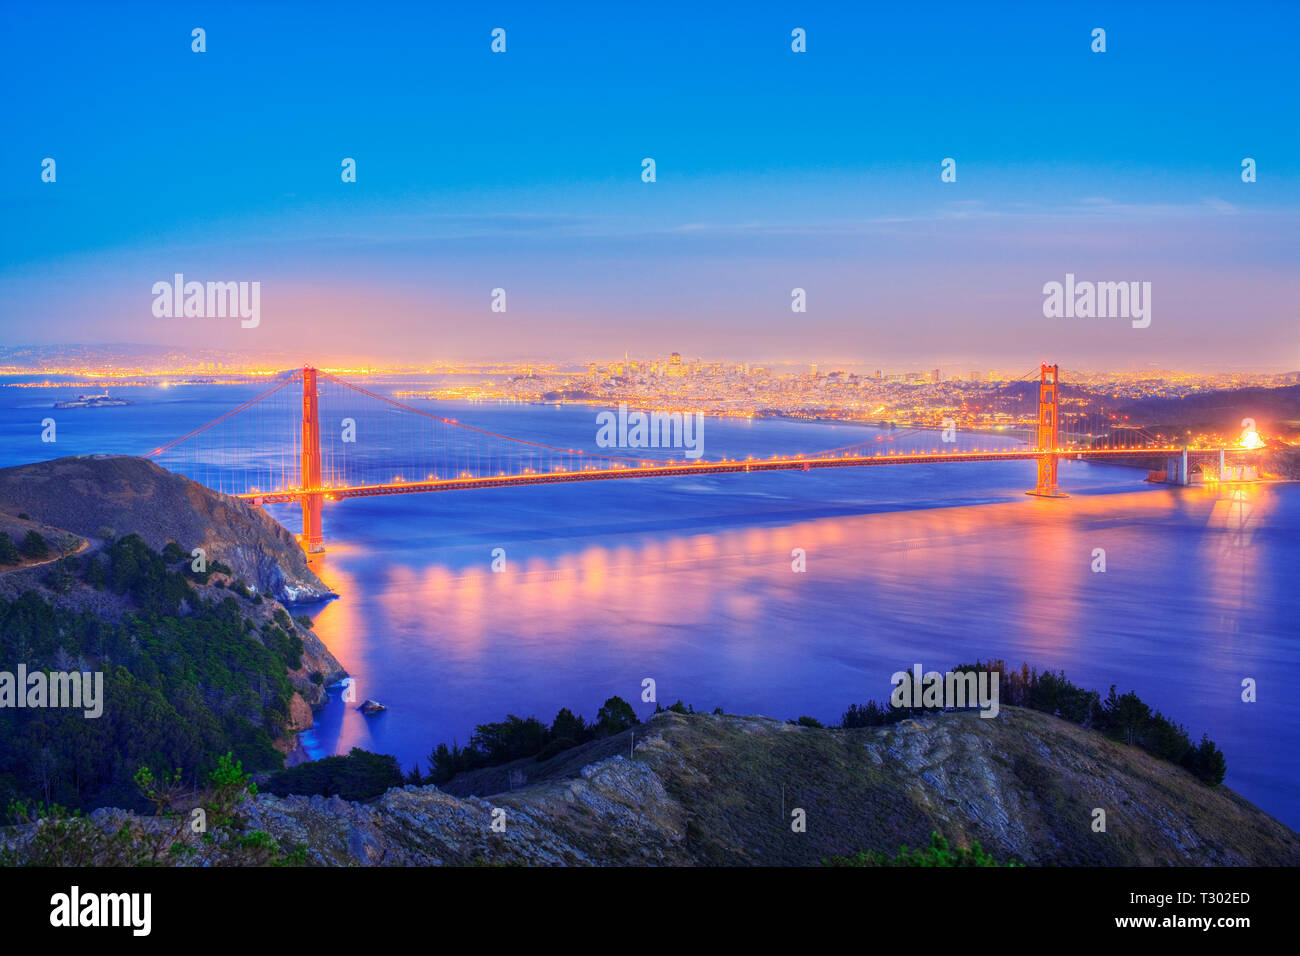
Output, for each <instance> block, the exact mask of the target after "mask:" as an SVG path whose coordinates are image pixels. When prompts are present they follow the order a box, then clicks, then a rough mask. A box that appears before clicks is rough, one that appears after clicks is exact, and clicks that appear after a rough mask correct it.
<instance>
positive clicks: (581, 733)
mask: <svg viewBox="0 0 1300 956" xmlns="http://www.w3.org/2000/svg"><path fill="white" fill-rule="evenodd" d="M566 737H567V738H569V739H570V740H584V739H586V737H587V722H586V721H585V720H583V719H582V718H581V717H575V716H574V714H573V711H571V710H569V708H567V707H561V708H560V712H559V713H558V714H556V715H555V720H553V721H552V722H551V739H552V740H563V739H564V738H566Z"/></svg>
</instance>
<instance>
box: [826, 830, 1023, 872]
mask: <svg viewBox="0 0 1300 956" xmlns="http://www.w3.org/2000/svg"><path fill="white" fill-rule="evenodd" d="M822 865H823V866H1024V864H1023V863H1017V862H1016V861H1015V860H1014V859H1012V860H1009V861H1008V862H1006V863H998V862H997V861H996V860H994V859H993V857H991V856H989V855H988V854H987V853H985V852H984V848H983V847H982V846H980V843H979V841H978V840H976V841H975V842H974V843H972V844H971V846H970V849H969V850H965V849H961V848H957V849H953V848H952V847H950V846H949V845H948V841H947V840H945V839H944V838H943V837H942V836H941V835H940V834H939V831H938V830H934V831H931V833H930V845H929V846H928V847H927V848H925V849H923V850H922V849H917V850H909V849H908V848H907V847H906V846H904V847H902V848H901V849H900V850H899V851H898V853H897V854H895V855H894V856H892V857H887V856H885V855H884V854H883V853H876V852H874V851H867V852H865V853H858V854H856V855H854V856H835V857H831V858H830V859H827V860H822Z"/></svg>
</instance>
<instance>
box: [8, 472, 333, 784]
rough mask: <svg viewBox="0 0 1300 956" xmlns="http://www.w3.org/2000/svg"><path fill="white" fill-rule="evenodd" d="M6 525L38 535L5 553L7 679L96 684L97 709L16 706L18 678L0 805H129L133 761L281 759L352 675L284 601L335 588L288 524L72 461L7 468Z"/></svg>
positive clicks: (163, 477)
mask: <svg viewBox="0 0 1300 956" xmlns="http://www.w3.org/2000/svg"><path fill="white" fill-rule="evenodd" d="M0 531H3V532H4V533H5V535H6V536H7V538H6V539H4V540H9V541H15V540H20V539H22V540H25V539H26V536H28V535H31V536H35V537H36V538H39V539H40V542H41V547H40V549H36V548H32V547H28V548H27V549H26V550H27V552H28V553H27V554H26V555H20V557H22V560H20V561H15V560H13V559H14V558H15V556H16V554H14V553H11V554H10V555H9V556H8V557H9V559H10V560H7V561H6V560H0V677H3V676H4V673H8V672H14V673H17V672H19V671H20V669H23V670H25V671H26V673H28V674H29V675H31V674H36V673H37V672H40V671H57V672H69V671H73V672H78V673H79V674H86V675H88V676H87V677H86V679H87V680H92V679H93V680H98V681H99V682H100V683H99V684H94V685H91V686H100V685H101V684H102V688H101V690H102V692H97V695H98V696H99V703H98V705H97V706H96V707H92V708H91V710H93V711H96V712H95V713H94V715H93V716H90V717H87V716H86V714H85V710H86V708H81V709H78V708H75V707H61V706H44V704H43V703H41V704H38V705H36V706H32V705H28V706H15V705H14V701H13V693H12V686H10V690H9V692H8V693H9V696H8V697H5V698H4V699H3V704H4V706H0V807H4V806H6V805H7V804H8V802H9V800H10V799H11V798H17V799H21V800H28V801H40V802H47V803H48V802H54V803H58V804H61V805H64V806H68V807H72V808H76V809H90V808H93V807H97V806H105V805H109V806H130V807H139V806H141V804H142V802H143V801H142V797H141V793H140V790H139V788H138V787H137V786H136V784H135V782H134V774H135V773H136V771H137V770H139V769H140V768H141V767H146V766H147V767H150V768H152V769H154V770H156V771H161V772H167V773H171V772H172V771H179V772H180V774H181V777H182V779H184V780H187V781H193V780H196V779H201V778H203V777H204V776H205V775H207V774H208V773H210V772H211V771H212V770H213V769H214V768H215V766H216V764H217V761H218V760H219V759H220V757H221V756H222V755H224V754H226V753H233V754H234V755H235V757H236V758H237V759H239V760H241V761H243V762H244V764H245V765H246V766H247V767H248V768H249V769H250V770H254V771H259V772H261V771H267V772H269V771H274V770H278V769H281V768H282V767H283V765H284V763H285V758H286V755H294V757H295V758H296V756H297V754H296V753H295V748H296V746H297V742H298V738H297V734H298V733H299V732H300V731H302V730H305V729H307V728H309V727H311V726H312V723H313V716H312V710H313V708H317V707H319V706H321V705H322V704H323V703H324V702H325V700H326V691H325V687H326V686H328V685H329V684H331V683H333V682H334V681H337V680H338V679H340V678H341V677H343V676H344V671H343V668H342V667H341V665H340V664H339V662H338V660H337V659H335V658H334V656H333V655H332V654H331V653H330V652H329V649H328V648H326V647H325V645H324V644H323V643H322V642H321V640H320V639H319V638H318V637H317V636H316V634H315V633H314V632H313V631H312V627H311V622H310V620H309V619H308V618H305V617H301V616H299V617H297V618H294V617H293V616H292V615H291V613H290V611H289V609H288V608H286V607H285V606H284V603H282V602H281V601H280V600H277V599H276V598H277V596H279V597H282V598H283V599H284V601H285V602H286V603H292V599H293V598H298V599H302V598H304V596H306V595H309V594H315V595H320V594H324V593H328V592H327V589H326V588H325V586H324V585H323V584H322V583H321V582H320V580H319V579H318V578H317V577H316V575H315V574H313V573H312V572H311V571H310V569H309V568H308V567H307V564H306V560H305V558H304V556H303V553H302V549H301V548H299V547H298V544H297V542H296V541H295V540H294V539H293V537H292V535H290V534H289V533H288V532H287V531H285V530H284V529H283V528H282V527H280V526H279V525H278V524H276V523H275V522H274V521H273V520H272V519H271V518H270V517H269V516H268V515H266V514H265V513H264V512H262V511H261V510H259V509H254V508H250V507H249V506H248V505H246V504H245V503H244V502H242V501H239V500H237V499H234V498H230V497H228V496H225V495H221V494H219V493H217V492H213V491H210V490H209V489H207V488H204V487H202V486H200V485H197V484H195V483H194V482H192V481H189V480H187V479H185V478H182V477H180V476H177V475H172V474H169V473H167V472H165V471H163V470H162V469H160V468H158V467H157V466H155V465H153V464H151V463H149V462H145V461H141V460H140V459H135V458H125V457H119V456H91V457H84V458H64V459H58V460H55V461H50V462H43V463H40V464H35V465H26V466H21V467H17V468H7V469H3V470H0ZM0 543H3V541H0ZM195 547H201V548H203V549H204V551H205V552H206V562H207V563H206V567H205V568H196V567H195V566H194V563H193V561H192V560H191V557H190V554H191V551H192V549H193V548H195ZM10 550H11V551H13V549H12V547H11V549H10ZM93 675H98V677H97V678H95V677H94V676H93ZM21 679H22V678H20V680H21ZM38 686H39V682H38ZM22 693H23V694H24V696H25V697H26V694H27V691H26V689H24V690H23V691H22ZM0 697H3V695H0Z"/></svg>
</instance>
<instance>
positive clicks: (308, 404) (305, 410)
mask: <svg viewBox="0 0 1300 956" xmlns="http://www.w3.org/2000/svg"><path fill="white" fill-rule="evenodd" d="M298 486H299V487H300V488H319V487H320V486H321V466H320V396H319V394H318V393H317V391H316V370H315V369H314V368H311V367H310V366H308V367H307V368H304V369H303V370H302V467H301V469H300V470H299V472H298ZM324 500H325V496H324V495H320V494H310V495H303V496H302V549H303V550H304V551H306V552H307V553H308V554H312V553H314V552H317V551H324V550H325V546H324V544H323V541H322V537H321V527H320V513H321V504H322V502H323V501H324Z"/></svg>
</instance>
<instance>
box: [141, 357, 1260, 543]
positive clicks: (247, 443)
mask: <svg viewBox="0 0 1300 956" xmlns="http://www.w3.org/2000/svg"><path fill="white" fill-rule="evenodd" d="M1037 371H1038V416H1037V421H1036V422H1026V423H1025V424H1026V425H1027V426H1029V427H1030V428H1031V432H1030V433H1029V436H1027V437H1030V438H1032V446H1031V447H1022V448H1016V447H1005V446H1004V447H1002V448H996V449H990V450H980V451H957V450H953V451H937V450H936V451H933V452H920V451H917V452H911V451H908V452H898V451H891V452H889V453H884V449H885V448H886V447H887V446H888V444H889V443H890V442H893V441H895V440H896V439H898V438H902V437H907V436H910V435H915V434H917V433H920V432H923V431H927V430H932V429H933V428H934V427H935V426H934V425H933V423H920V424H912V425H907V426H906V427H905V428H901V429H899V430H898V431H897V432H894V431H892V430H891V432H890V433H889V434H888V435H883V434H882V435H879V436H877V437H875V438H873V439H872V440H870V441H862V442H857V443H855V444H852V445H845V446H842V447H839V448H832V449H829V450H827V451H823V452H817V453H814V454H795V455H774V456H772V457H771V458H766V459H757V458H753V457H750V458H746V459H726V458H724V459H721V460H715V461H705V460H703V459H682V460H680V461H674V460H665V459H663V458H660V459H647V458H630V457H622V456H618V455H606V454H601V453H599V452H588V451H586V450H584V449H579V448H561V447H558V446H555V445H547V444H542V443H539V442H534V441H529V440H527V439H522V438H512V437H510V436H507V435H498V434H496V433H494V432H489V431H486V430H484V429H481V428H475V427H474V426H472V425H466V424H464V423H461V422H458V421H456V420H454V419H450V418H443V417H441V416H439V415H434V414H431V413H429V412H426V411H421V410H419V409H416V408H412V407H411V406H409V405H404V404H402V403H401V402H398V401H396V400H394V399H392V398H388V397H387V396H384V395H379V394H376V393H374V392H371V391H367V390H366V389H364V388H362V387H360V386H358V385H354V384H352V383H350V382H346V381H344V380H342V379H340V378H337V377H336V376H334V375H331V374H330V373H328V372H324V371H321V370H319V369H315V368H312V367H310V366H308V367H305V368H301V369H294V370H292V371H290V372H287V373H283V374H281V375H280V376H278V378H277V380H276V381H275V384H274V385H272V387H271V388H269V389H267V390H266V391H265V392H263V393H262V394H260V395H258V396H256V397H254V398H252V399H249V400H248V401H246V402H244V403H243V404H242V405H239V406H237V407H236V408H233V409H231V410H230V411H228V412H226V413H225V414H224V415H221V416H219V417H218V418H215V419H213V420H212V421H210V422H208V423H207V424H205V425H201V426H200V427H198V428H196V429H194V430H193V431H191V432H189V433H187V434H185V435H182V436H181V437H180V438H177V439H175V440H174V441H171V442H168V443H167V444H165V445H163V446H161V447H159V448H155V449H154V450H153V451H151V452H149V453H148V455H147V456H146V457H149V458H152V459H154V460H155V461H158V462H159V464H163V465H164V467H167V468H169V469H170V470H172V471H174V472H178V473H180V474H184V475H187V476H188V477H190V478H192V479H194V480H195V481H198V482H200V483H202V484H205V485H207V486H208V487H210V488H213V489H215V490H217V491H223V492H226V493H228V494H232V495H235V496H237V497H239V498H243V499H244V500H246V501H248V502H250V503H251V504H253V505H256V506H260V505H266V504H274V503H297V504H298V505H299V506H300V507H301V508H302V535H301V536H300V538H299V540H300V542H301V544H302V547H303V549H304V550H305V551H306V552H308V553H309V554H312V553H316V552H319V551H321V550H323V548H324V535H323V529H322V525H321V518H322V513H323V511H324V504H325V502H326V501H342V500H343V499H345V498H362V497H374V496H378V495H397V494H415V493H424V492H434V491H457V490H469V489H475V488H506V487H513V486H516V485H539V484H553V483H558V482H574V481H608V480H616V479H622V478H650V477H698V476H701V475H721V474H747V473H753V472H762V471H804V472H808V471H812V470H814V469H819V468H851V467H873V466H880V465H907V464H937V463H957V462H973V461H1030V460H1032V461H1034V462H1035V463H1036V464H1037V468H1038V481H1037V484H1036V485H1035V487H1034V488H1033V489H1031V490H1029V491H1027V492H1026V494H1030V495H1035V496H1038V497H1042V498H1064V497H1067V496H1066V495H1065V494H1063V493H1062V492H1061V491H1060V489H1059V488H1058V486H1057V470H1058V463H1059V461H1060V459H1061V458H1069V459H1076V460H1095V461H1105V460H1120V459H1124V458H1128V459H1145V458H1150V459H1152V460H1154V461H1157V462H1160V463H1163V464H1164V465H1165V475H1166V480H1169V481H1172V482H1174V483H1177V484H1188V483H1189V480H1190V475H1189V462H1190V461H1191V459H1193V458H1202V459H1203V458H1204V457H1205V456H1207V455H1217V456H1218V458H1219V474H1220V475H1223V474H1226V471H1225V469H1226V463H1225V455H1226V453H1227V452H1228V451H1232V452H1233V453H1234V454H1237V453H1242V454H1248V453H1249V452H1251V451H1258V450H1259V449H1258V448H1253V449H1247V448H1241V447H1236V446H1233V447H1231V448H1229V447H1213V448H1210V447H1205V448H1201V447H1190V446H1174V445H1168V444H1165V443H1162V442H1158V441H1156V440H1155V439H1153V438H1152V436H1150V435H1148V434H1146V433H1145V432H1144V431H1142V430H1141V429H1138V428H1135V427H1126V428H1125V429H1123V431H1122V434H1124V435H1126V436H1127V437H1126V438H1125V440H1126V441H1134V442H1140V444H1131V445H1127V446H1125V447H1115V438H1116V432H1115V430H1114V424H1113V423H1109V424H1107V425H1104V426H1102V427H1096V425H1095V424H1094V423H1089V422H1087V421H1084V420H1083V419H1081V418H1080V417H1078V416H1071V417H1069V418H1068V419H1067V420H1066V421H1065V422H1063V421H1062V419H1061V415H1060V394H1059V388H1060V367H1059V366H1057V365H1047V364H1045V363H1044V364H1042V365H1041V366H1040V367H1039V369H1038V370H1037ZM1032 374H1033V372H1029V373H1026V375H1025V376H1022V380H1023V379H1027V378H1028V377H1029V376H1031V375H1032ZM295 384H297V385H300V386H301V392H300V394H299V391H298V389H292V388H290V387H289V386H291V385H295ZM335 422H337V423H338V425H337V427H336V426H335ZM1063 425H1064V426H1066V427H1065V429H1064V430H1065V431H1067V432H1069V434H1068V435H1066V436H1065V437H1064V438H1063V435H1062V432H1063ZM1071 429H1073V431H1071ZM363 448H364V450H365V453H364V454H363V453H362V452H361V451H360V449H363ZM1157 474H1158V472H1157Z"/></svg>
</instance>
